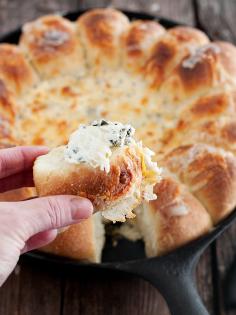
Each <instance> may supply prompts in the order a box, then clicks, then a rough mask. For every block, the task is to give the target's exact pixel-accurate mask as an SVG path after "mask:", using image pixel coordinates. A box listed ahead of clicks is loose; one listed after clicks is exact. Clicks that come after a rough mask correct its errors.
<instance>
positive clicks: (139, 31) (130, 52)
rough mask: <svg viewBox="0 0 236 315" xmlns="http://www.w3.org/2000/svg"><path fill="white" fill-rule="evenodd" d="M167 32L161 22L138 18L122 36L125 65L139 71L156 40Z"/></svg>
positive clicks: (136, 71)
mask: <svg viewBox="0 0 236 315" xmlns="http://www.w3.org/2000/svg"><path fill="white" fill-rule="evenodd" d="M165 32H166V30H165V28H164V27H163V26H161V25H160V24H159V23H157V22H155V21H150V20H146V21H145V20H136V21H133V22H131V23H130V26H129V28H128V30H127V31H126V32H124V34H123V36H122V46H123V47H122V62H123V64H124V67H125V68H126V69H128V70H132V71H134V72H135V73H137V74H138V73H139V72H140V71H141V69H142V68H143V66H144V64H145V62H146V61H147V59H148V56H150V53H151V50H152V48H153V46H154V45H155V43H156V41H157V40H158V39H159V38H161V36H162V35H163V34H164V33H165Z"/></svg>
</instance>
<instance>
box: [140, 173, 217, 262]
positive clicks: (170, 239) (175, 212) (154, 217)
mask: <svg viewBox="0 0 236 315" xmlns="http://www.w3.org/2000/svg"><path fill="white" fill-rule="evenodd" d="M155 193H156V194H157V196H158V198H157V199H156V200H153V201H151V202H150V203H149V204H147V205H146V206H145V209H144V211H145V212H147V213H146V214H144V215H146V216H150V217H151V218H150V221H151V222H152V224H154V225H155V227H154V229H155V238H156V239H155V243H156V248H155V246H154V247H153V248H152V246H150V248H149V250H148V256H156V255H163V254H166V253H168V252H170V251H171V250H173V249H176V248H178V247H180V246H182V245H184V244H186V243H188V242H189V241H192V240H194V239H196V238H198V237H199V236H201V235H203V234H205V233H207V232H209V230H210V229H211V228H212V221H211V218H210V216H209V214H208V213H207V211H206V209H205V208H204V207H203V206H202V205H201V203H200V202H199V201H198V200H197V199H196V198H194V196H193V195H192V194H190V193H189V192H188V191H187V189H186V187H184V186H183V185H180V183H179V182H177V181H176V180H175V179H174V178H173V177H170V176H165V177H164V178H163V179H162V180H161V181H160V183H158V184H156V186H155ZM151 241H152V237H150V239H149V240H147V242H151ZM151 248H152V249H151Z"/></svg>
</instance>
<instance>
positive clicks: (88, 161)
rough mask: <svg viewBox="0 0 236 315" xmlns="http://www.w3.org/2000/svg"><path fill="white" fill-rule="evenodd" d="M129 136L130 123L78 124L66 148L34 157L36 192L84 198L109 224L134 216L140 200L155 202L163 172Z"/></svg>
mask: <svg viewBox="0 0 236 315" xmlns="http://www.w3.org/2000/svg"><path fill="white" fill-rule="evenodd" d="M133 134H134V129H133V128H132V127H131V126H130V125H123V124H121V123H112V122H107V121H104V120H101V121H98V122H94V123H92V124H91V125H87V126H86V125H81V126H80V127H79V129H78V130H77V131H76V132H74V133H73V134H72V135H71V137H70V141H69V143H68V145H67V146H61V147H58V148H55V149H53V150H51V151H50V152H49V153H48V154H46V155H44V156H41V157H39V158H37V159H36V162H35V164H34V182H35V186H36V189H37V192H38V194H39V195H40V196H46V195H57V194H73V195H79V196H83V197H87V198H89V199H90V200H91V201H92V202H93V205H94V207H95V210H97V211H102V215H103V216H104V217H105V218H106V219H108V220H111V221H125V219H126V218H132V217H134V214H133V212H132V210H133V209H134V208H135V207H137V206H138V205H139V204H140V203H141V201H142V200H144V199H145V200H152V199H155V198H156V195H155V194H154V193H153V186H154V185H155V183H156V182H158V180H159V179H160V172H161V170H160V169H159V168H158V167H157V164H156V163H155V162H152V160H151V157H152V155H153V152H152V151H150V150H149V149H147V148H143V147H142V144H141V143H137V142H136V141H135V140H134V138H133Z"/></svg>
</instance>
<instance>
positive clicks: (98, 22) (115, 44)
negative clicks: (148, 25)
mask: <svg viewBox="0 0 236 315" xmlns="http://www.w3.org/2000/svg"><path fill="white" fill-rule="evenodd" d="M128 26H129V20H128V18H127V16H126V15H124V14H123V13H122V12H120V11H118V10H114V9H110V8H108V9H93V10H90V11H88V12H86V13H84V14H82V15H81V16H80V17H79V18H78V20H77V28H78V33H79V36H80V38H81V41H82V43H83V44H84V48H85V53H86V60H87V63H88V66H89V68H90V70H91V71H92V72H95V73H96V71H97V70H98V69H99V68H100V69H101V68H102V69H103V70H104V69H106V67H109V69H114V68H117V67H118V66H119V65H120V63H121V45H120V44H121V42H120V38H121V35H122V34H123V32H124V31H125V30H126V29H127V28H128Z"/></svg>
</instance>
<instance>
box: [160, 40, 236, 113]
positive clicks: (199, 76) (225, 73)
mask: <svg viewBox="0 0 236 315" xmlns="http://www.w3.org/2000/svg"><path fill="white" fill-rule="evenodd" d="M235 55H236V47H235V46H233V45H232V44H229V43H225V42H212V43H210V44H206V45H205V46H202V47H200V48H199V49H197V50H196V51H195V52H194V53H189V55H187V56H186V57H184V58H183V59H182V61H181V62H180V63H179V64H178V66H177V67H176V68H175V69H174V70H173V71H172V72H171V74H170V76H169V77H168V79H167V80H165V81H164V82H163V84H162V86H161V90H160V95H159V97H160V99H161V100H160V102H162V108H163V111H165V112H167V111H168V112H173V111H176V109H177V108H178V107H180V106H183V105H186V103H187V102H189V101H191V100H194V99H197V98H198V97H201V96H203V95H206V94H208V93H211V92H212V90H217V89H219V88H223V89H226V90H227V88H232V87H235V83H236V79H235V78H236V61H235Z"/></svg>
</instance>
